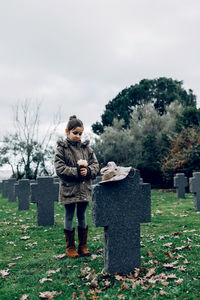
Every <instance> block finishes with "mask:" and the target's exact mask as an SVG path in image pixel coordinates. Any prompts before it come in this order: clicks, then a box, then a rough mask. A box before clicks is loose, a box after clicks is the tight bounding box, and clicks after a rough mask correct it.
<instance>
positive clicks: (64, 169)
mask: <svg viewBox="0 0 200 300" xmlns="http://www.w3.org/2000/svg"><path fill="white" fill-rule="evenodd" d="M54 166H55V170H56V174H57V175H58V177H60V178H61V179H63V180H66V179H75V178H76V179H77V178H79V175H78V170H77V168H76V167H69V166H67V165H66V162H65V157H64V148H63V147H62V146H58V147H57V149H56V152H55V158H54Z"/></svg>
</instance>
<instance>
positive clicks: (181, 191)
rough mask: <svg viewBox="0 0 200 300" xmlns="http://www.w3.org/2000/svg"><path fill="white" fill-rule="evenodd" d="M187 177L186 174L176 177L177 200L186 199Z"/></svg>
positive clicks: (179, 174)
mask: <svg viewBox="0 0 200 300" xmlns="http://www.w3.org/2000/svg"><path fill="white" fill-rule="evenodd" d="M187 184H188V183H187V177H185V174H184V173H178V174H176V176H175V177H174V187H175V188H176V196H177V198H185V188H186V186H187Z"/></svg>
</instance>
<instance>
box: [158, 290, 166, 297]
mask: <svg viewBox="0 0 200 300" xmlns="http://www.w3.org/2000/svg"><path fill="white" fill-rule="evenodd" d="M160 295H161V296H164V295H168V293H167V292H165V291H164V290H161V291H160Z"/></svg>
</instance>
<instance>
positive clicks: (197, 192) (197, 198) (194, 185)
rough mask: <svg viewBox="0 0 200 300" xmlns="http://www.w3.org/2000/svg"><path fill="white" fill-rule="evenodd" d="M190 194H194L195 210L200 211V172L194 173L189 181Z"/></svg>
mask: <svg viewBox="0 0 200 300" xmlns="http://www.w3.org/2000/svg"><path fill="white" fill-rule="evenodd" d="M189 184H190V192H191V193H194V209H195V211H200V172H195V173H193V177H191V178H190V179H189Z"/></svg>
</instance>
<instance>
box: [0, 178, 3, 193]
mask: <svg viewBox="0 0 200 300" xmlns="http://www.w3.org/2000/svg"><path fill="white" fill-rule="evenodd" d="M2 189H3V182H2V181H0V193H2Z"/></svg>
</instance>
